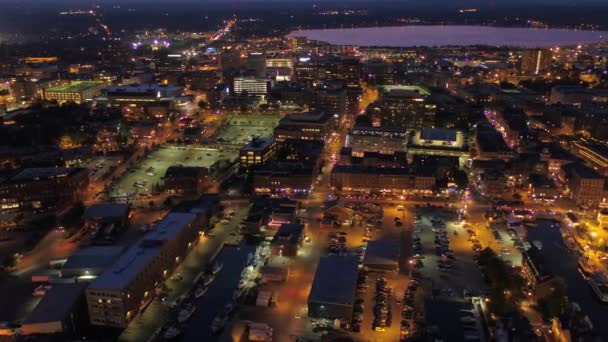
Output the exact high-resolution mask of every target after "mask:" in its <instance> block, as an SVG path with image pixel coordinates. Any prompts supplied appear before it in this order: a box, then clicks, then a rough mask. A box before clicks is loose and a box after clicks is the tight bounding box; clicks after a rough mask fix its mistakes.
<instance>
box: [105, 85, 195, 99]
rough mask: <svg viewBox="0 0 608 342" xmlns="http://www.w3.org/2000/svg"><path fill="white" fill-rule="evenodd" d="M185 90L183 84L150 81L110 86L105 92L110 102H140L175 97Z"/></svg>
mask: <svg viewBox="0 0 608 342" xmlns="http://www.w3.org/2000/svg"><path fill="white" fill-rule="evenodd" d="M183 90H184V88H183V87H181V86H176V85H162V84H153V83H148V84H129V85H121V86H113V87H108V88H106V89H105V90H104V91H103V93H104V97H106V98H107V100H108V101H109V102H110V103H121V102H127V103H139V102H155V101H160V100H162V99H171V98H175V97H177V96H180V95H181V94H182V91H183Z"/></svg>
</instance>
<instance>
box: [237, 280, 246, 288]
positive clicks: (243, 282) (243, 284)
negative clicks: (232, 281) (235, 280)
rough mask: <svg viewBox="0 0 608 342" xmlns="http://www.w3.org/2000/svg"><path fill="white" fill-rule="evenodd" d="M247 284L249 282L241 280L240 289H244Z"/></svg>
mask: <svg viewBox="0 0 608 342" xmlns="http://www.w3.org/2000/svg"><path fill="white" fill-rule="evenodd" d="M246 284H247V281H246V280H245V279H241V280H239V285H238V287H237V288H238V289H242V288H244V287H245V285H246Z"/></svg>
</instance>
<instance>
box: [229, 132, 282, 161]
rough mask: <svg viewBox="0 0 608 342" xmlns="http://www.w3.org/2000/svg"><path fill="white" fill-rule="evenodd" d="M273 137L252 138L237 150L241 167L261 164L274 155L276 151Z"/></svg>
mask: <svg viewBox="0 0 608 342" xmlns="http://www.w3.org/2000/svg"><path fill="white" fill-rule="evenodd" d="M277 146H278V145H277V142H276V140H275V139H274V138H254V139H252V140H251V141H250V142H248V143H247V144H246V145H245V146H243V147H242V148H241V149H240V150H239V162H240V166H241V167H250V166H252V165H256V164H262V163H265V162H267V161H268V160H270V159H271V158H273V157H274V155H275V154H276V152H277Z"/></svg>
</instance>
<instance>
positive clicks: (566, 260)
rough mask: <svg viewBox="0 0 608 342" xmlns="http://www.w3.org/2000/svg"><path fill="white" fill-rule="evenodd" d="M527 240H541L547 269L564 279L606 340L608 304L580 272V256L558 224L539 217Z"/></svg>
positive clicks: (574, 299) (595, 330)
mask: <svg viewBox="0 0 608 342" xmlns="http://www.w3.org/2000/svg"><path fill="white" fill-rule="evenodd" d="M528 240H530V242H532V241H534V240H538V241H541V242H542V244H543V248H542V253H543V254H544V255H546V263H545V267H546V268H547V271H548V272H550V273H551V274H554V275H556V276H559V277H561V278H562V279H563V280H564V281H565V285H566V293H567V295H568V299H569V300H570V301H571V302H577V303H578V304H579V305H580V306H581V309H582V310H583V312H585V313H586V314H587V315H588V316H589V319H591V322H592V323H593V326H594V332H595V333H596V334H597V335H599V336H601V337H602V340H603V341H606V340H608V324H606V322H607V319H608V305H606V304H603V303H602V302H600V301H599V299H597V297H596V296H595V294H594V293H593V292H592V290H591V288H590V287H589V284H588V283H587V281H586V280H585V279H583V276H582V275H581V274H580V273H579V271H578V260H577V257H576V255H575V254H573V253H570V252H568V250H567V249H566V247H565V246H564V244H563V242H562V237H561V234H560V232H559V228H558V226H556V224H555V223H552V222H550V221H538V227H536V228H533V229H530V230H528Z"/></svg>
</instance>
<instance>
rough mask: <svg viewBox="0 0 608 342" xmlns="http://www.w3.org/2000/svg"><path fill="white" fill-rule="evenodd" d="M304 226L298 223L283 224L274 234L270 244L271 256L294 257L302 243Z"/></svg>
mask: <svg viewBox="0 0 608 342" xmlns="http://www.w3.org/2000/svg"><path fill="white" fill-rule="evenodd" d="M305 235H306V234H305V231H304V225H303V224H299V223H284V224H282V225H281V226H280V227H279V229H278V230H277V232H276V233H275V234H274V237H273V238H272V241H271V242H270V250H271V253H272V255H278V256H284V257H292V258H293V257H295V256H296V255H297V254H298V249H299V248H300V246H301V245H302V243H303V242H304V237H305Z"/></svg>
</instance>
